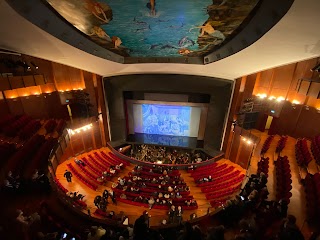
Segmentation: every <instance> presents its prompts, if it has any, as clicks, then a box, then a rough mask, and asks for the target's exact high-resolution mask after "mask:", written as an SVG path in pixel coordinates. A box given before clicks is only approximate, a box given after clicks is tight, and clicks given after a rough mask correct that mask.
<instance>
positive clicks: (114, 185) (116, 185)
mask: <svg viewBox="0 0 320 240" xmlns="http://www.w3.org/2000/svg"><path fill="white" fill-rule="evenodd" d="M118 186H119V184H118V183H112V185H111V187H112V188H118Z"/></svg>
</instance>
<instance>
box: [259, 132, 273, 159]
mask: <svg viewBox="0 0 320 240" xmlns="http://www.w3.org/2000/svg"><path fill="white" fill-rule="evenodd" d="M273 138H274V135H270V136H268V137H267V139H266V140H265V141H264V143H263V145H262V149H261V152H260V154H261V155H264V154H265V153H266V152H267V151H268V149H269V148H270V144H271V142H272V140H273Z"/></svg>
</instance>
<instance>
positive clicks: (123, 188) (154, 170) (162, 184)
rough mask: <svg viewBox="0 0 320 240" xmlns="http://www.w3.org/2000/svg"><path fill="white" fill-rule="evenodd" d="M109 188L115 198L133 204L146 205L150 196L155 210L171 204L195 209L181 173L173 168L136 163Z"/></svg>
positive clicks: (195, 205) (193, 201) (165, 208)
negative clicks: (132, 168)
mask: <svg viewBox="0 0 320 240" xmlns="http://www.w3.org/2000/svg"><path fill="white" fill-rule="evenodd" d="M122 181H123V182H124V183H123V184H121V183H122ZM112 189H113V191H114V192H116V196H117V200H118V201H120V202H124V203H128V204H131V205H135V206H143V207H149V200H150V199H151V198H152V199H154V201H155V202H154V204H153V206H152V207H153V208H154V209H162V210H169V208H170V206H171V205H175V206H182V207H183V209H184V210H194V209H197V208H198V206H197V203H196V201H195V200H194V198H193V196H192V195H190V191H189V187H188V186H187V185H186V183H185V182H184V180H183V179H182V178H181V174H180V173H179V171H178V170H176V169H172V168H166V167H161V166H158V165H156V166H152V167H151V166H150V167H147V166H139V165H137V166H136V167H135V169H134V170H133V171H132V172H130V173H129V175H128V176H126V177H124V178H123V179H120V180H119V181H118V183H116V184H114V185H113V187H112Z"/></svg>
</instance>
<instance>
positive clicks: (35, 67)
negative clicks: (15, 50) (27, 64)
mask: <svg viewBox="0 0 320 240" xmlns="http://www.w3.org/2000/svg"><path fill="white" fill-rule="evenodd" d="M31 65H32V66H33V67H34V69H39V67H38V66H37V65H36V64H35V63H34V62H31Z"/></svg>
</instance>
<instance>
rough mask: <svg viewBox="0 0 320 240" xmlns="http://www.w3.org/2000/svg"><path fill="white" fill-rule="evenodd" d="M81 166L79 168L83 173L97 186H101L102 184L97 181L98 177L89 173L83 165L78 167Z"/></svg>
mask: <svg viewBox="0 0 320 240" xmlns="http://www.w3.org/2000/svg"><path fill="white" fill-rule="evenodd" d="M77 166H79V168H80V169H81V171H82V172H83V173H84V174H85V175H86V176H87V177H88V178H90V180H91V181H92V182H94V183H95V184H97V185H99V184H100V183H99V182H98V181H97V178H98V176H94V175H93V174H92V173H91V172H89V171H88V170H87V169H86V167H84V166H82V165H81V164H80V165H77Z"/></svg>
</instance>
